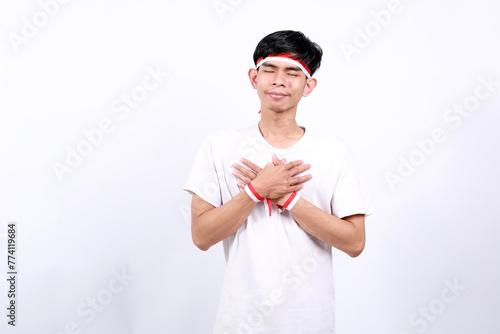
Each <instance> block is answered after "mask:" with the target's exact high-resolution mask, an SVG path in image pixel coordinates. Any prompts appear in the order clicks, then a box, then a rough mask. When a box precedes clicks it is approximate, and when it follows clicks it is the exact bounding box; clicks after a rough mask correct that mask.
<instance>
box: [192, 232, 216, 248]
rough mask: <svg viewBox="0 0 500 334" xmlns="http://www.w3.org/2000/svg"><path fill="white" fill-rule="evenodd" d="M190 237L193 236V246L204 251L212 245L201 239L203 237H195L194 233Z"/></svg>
mask: <svg viewBox="0 0 500 334" xmlns="http://www.w3.org/2000/svg"><path fill="white" fill-rule="evenodd" d="M192 237H193V243H194V244H195V246H196V247H198V248H199V249H201V250H202V251H204V252H206V251H207V250H209V249H210V247H211V246H212V245H209V244H208V243H207V242H206V241H205V240H203V238H200V237H197V236H195V235H194V234H193V236H192Z"/></svg>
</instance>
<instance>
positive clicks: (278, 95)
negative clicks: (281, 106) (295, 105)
mask: <svg viewBox="0 0 500 334" xmlns="http://www.w3.org/2000/svg"><path fill="white" fill-rule="evenodd" d="M267 94H268V95H269V96H270V97H272V98H273V99H277V100H279V99H282V98H285V97H287V96H288V95H287V94H285V93H280V92H268V93H267Z"/></svg>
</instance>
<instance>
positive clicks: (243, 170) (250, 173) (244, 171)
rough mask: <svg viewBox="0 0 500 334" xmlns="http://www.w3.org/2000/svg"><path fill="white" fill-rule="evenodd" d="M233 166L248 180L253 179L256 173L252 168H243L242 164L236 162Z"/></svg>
mask: <svg viewBox="0 0 500 334" xmlns="http://www.w3.org/2000/svg"><path fill="white" fill-rule="evenodd" d="M233 168H235V169H236V170H237V171H238V172H240V173H241V174H243V175H245V176H246V177H247V178H249V179H250V180H253V179H255V176H256V174H255V172H254V171H253V170H251V169H248V168H245V167H243V166H242V165H239V164H236V163H235V164H233ZM235 176H237V175H235Z"/></svg>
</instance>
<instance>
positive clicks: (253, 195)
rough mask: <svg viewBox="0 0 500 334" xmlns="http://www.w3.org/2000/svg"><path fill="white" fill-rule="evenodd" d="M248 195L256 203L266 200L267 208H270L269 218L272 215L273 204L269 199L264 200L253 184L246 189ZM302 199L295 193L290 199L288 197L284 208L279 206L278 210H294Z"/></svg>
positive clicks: (249, 184)
mask: <svg viewBox="0 0 500 334" xmlns="http://www.w3.org/2000/svg"><path fill="white" fill-rule="evenodd" d="M244 189H245V191H246V193H247V194H248V196H250V198H251V199H252V200H253V201H254V202H262V201H263V200H266V202H267V207H268V208H269V216H271V213H272V210H273V209H272V204H271V200H270V199H269V198H264V197H262V196H260V195H259V193H258V192H257V191H256V190H255V188H254V187H253V186H252V183H251V182H250V183H248V184H247V185H246V187H245V188H244ZM299 199H300V195H299V194H297V193H296V192H295V191H294V192H293V193H292V194H291V195H290V197H288V199H287V200H286V202H285V203H284V204H283V206H281V205H278V208H279V209H283V208H285V209H287V210H292V208H293V207H294V205H295V204H297V202H298V201H299Z"/></svg>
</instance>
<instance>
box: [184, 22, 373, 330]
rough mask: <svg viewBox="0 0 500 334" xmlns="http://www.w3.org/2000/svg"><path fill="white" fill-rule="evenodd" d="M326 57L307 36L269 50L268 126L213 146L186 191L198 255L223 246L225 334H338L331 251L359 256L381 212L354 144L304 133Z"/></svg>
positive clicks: (267, 41)
mask: <svg viewBox="0 0 500 334" xmlns="http://www.w3.org/2000/svg"><path fill="white" fill-rule="evenodd" d="M321 57H322V50H321V48H320V47H319V46H318V45H317V44H315V43H313V42H311V41H310V40H309V39H308V38H307V37H306V36H304V35H303V34H302V33H300V32H295V31H279V32H275V33H272V34H270V35H268V36H266V37H265V38H264V39H262V41H260V42H259V44H258V45H257V48H256V50H255V53H254V62H255V65H256V67H255V68H252V69H250V71H249V72H248V76H249V78H250V82H251V84H252V87H253V88H254V89H256V90H257V94H258V96H259V99H260V101H261V120H260V122H259V123H258V124H257V125H254V126H251V127H247V128H244V129H239V130H233V131H220V132H216V133H214V134H212V135H210V136H209V138H208V139H207V140H206V141H205V143H204V144H203V145H202V147H201V149H200V151H199V153H198V156H197V158H196V162H195V164H194V166H193V168H192V170H191V173H190V175H189V178H188V181H187V183H186V185H185V187H184V189H185V190H187V191H189V192H190V193H192V194H193V200H192V211H191V215H192V217H191V218H192V237H193V241H194V243H195V244H196V246H198V247H199V248H200V249H202V250H208V249H209V248H210V247H211V246H213V245H215V244H216V243H218V242H220V241H222V242H223V245H224V252H225V257H226V262H227V269H226V275H225V279H224V285H223V290H222V296H221V299H220V304H219V310H218V314H217V319H216V323H215V329H214V333H216V334H249V333H266V334H277V333H286V334H292V333H303V334H315V333H318V334H319V333H321V334H327V333H328V334H331V333H335V321H334V286H333V269H332V255H331V248H332V246H333V247H335V248H337V249H339V250H341V251H344V252H345V253H347V254H349V255H350V256H352V257H355V256H358V255H359V254H360V253H361V252H362V250H363V248H364V244H365V227H364V220H365V215H367V214H370V213H372V211H373V207H372V204H371V202H370V199H369V197H368V195H367V193H366V190H365V188H364V186H363V184H362V182H361V181H360V179H359V177H358V173H357V171H356V167H355V164H354V161H353V159H352V156H351V154H350V153H349V151H348V149H347V148H346V147H345V145H344V144H343V143H342V142H340V141H339V140H337V139H335V138H333V137H331V136H329V135H319V134H316V133H313V132H312V131H311V130H310V129H306V128H304V127H301V126H299V125H298V124H297V123H296V120H295V116H296V113H297V106H298V103H299V101H300V100H301V98H302V97H306V96H308V95H309V94H311V92H312V91H313V90H314V88H315V87H316V79H315V78H314V77H313V75H314V73H315V71H316V70H317V69H318V68H319V66H320V63H321Z"/></svg>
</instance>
